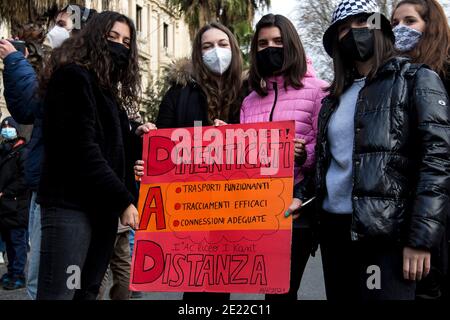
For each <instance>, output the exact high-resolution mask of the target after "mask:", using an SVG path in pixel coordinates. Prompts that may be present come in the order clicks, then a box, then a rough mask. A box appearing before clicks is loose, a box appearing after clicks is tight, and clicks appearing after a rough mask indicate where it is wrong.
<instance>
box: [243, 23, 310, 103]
mask: <svg viewBox="0 0 450 320" xmlns="http://www.w3.org/2000/svg"><path fill="white" fill-rule="evenodd" d="M270 27H277V28H278V29H280V33H281V37H282V40H283V47H284V64H283V67H282V69H281V70H280V72H279V74H280V75H283V76H284V81H285V82H284V86H285V88H287V87H288V86H291V87H293V88H295V89H301V88H303V83H302V80H303V78H304V77H305V75H306V71H307V68H308V65H307V61H306V53H305V49H304V48H303V44H302V42H301V40H300V36H299V35H298V32H297V30H296V29H295V27H294V25H293V24H292V22H291V21H290V20H289V19H288V18H286V17H284V16H282V15H279V14H277V15H274V14H267V15H265V16H264V17H262V18H261V20H259V22H258V23H257V25H256V30H255V34H254V36H253V39H252V43H251V49H250V63H251V65H250V74H249V84H250V87H251V88H252V89H253V90H255V91H256V92H257V93H258V94H259V95H260V96H267V94H268V91H267V88H266V87H265V86H261V82H262V81H261V80H263V77H262V76H261V73H260V72H259V70H258V64H257V61H256V55H257V53H258V37H259V32H260V31H261V29H263V28H270Z"/></svg>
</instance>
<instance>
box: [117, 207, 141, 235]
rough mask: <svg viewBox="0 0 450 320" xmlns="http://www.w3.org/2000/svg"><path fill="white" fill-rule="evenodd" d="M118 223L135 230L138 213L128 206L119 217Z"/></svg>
mask: <svg viewBox="0 0 450 320" xmlns="http://www.w3.org/2000/svg"><path fill="white" fill-rule="evenodd" d="M120 223H121V224H123V225H124V226H129V227H131V228H133V229H136V228H137V226H138V225H139V212H138V211H137V209H136V207H135V206H134V205H132V204H130V205H129V206H128V208H126V209H125V211H124V212H123V213H122V215H121V216H120Z"/></svg>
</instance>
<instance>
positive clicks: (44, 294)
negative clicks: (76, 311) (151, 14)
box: [37, 12, 142, 300]
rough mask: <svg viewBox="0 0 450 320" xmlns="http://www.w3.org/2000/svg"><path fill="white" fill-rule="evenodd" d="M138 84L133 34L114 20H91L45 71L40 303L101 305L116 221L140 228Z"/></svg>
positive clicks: (108, 16) (107, 15) (105, 16)
mask: <svg viewBox="0 0 450 320" xmlns="http://www.w3.org/2000/svg"><path fill="white" fill-rule="evenodd" d="M139 84H140V78H139V66H138V52H137V43H136V29H135V27H134V24H133V22H132V21H131V20H130V19H129V18H127V17H126V16H124V15H121V14H119V13H116V12H103V13H101V14H99V15H97V16H96V17H94V18H93V19H92V21H90V22H89V23H88V25H87V26H86V27H85V29H83V30H82V31H81V33H80V34H79V35H76V36H74V37H73V38H70V39H68V40H66V41H65V42H64V43H63V44H62V46H61V47H60V48H58V49H55V50H54V51H53V53H52V56H51V58H50V61H49V62H48V63H47V64H46V67H45V69H44V71H43V75H42V83H41V85H42V89H43V90H42V92H46V94H45V112H44V125H43V128H44V131H43V137H44V139H43V140H44V150H45V157H44V158H45V160H44V163H43V171H42V178H41V181H40V187H39V192H38V201H39V203H40V204H41V206H42V244H41V259H40V268H39V283H38V292H37V299H51V300H61V299H72V298H74V296H75V298H76V299H96V298H97V295H98V290H99V287H100V284H101V281H102V279H103V276H104V274H105V271H106V268H107V266H108V263H109V261H110V258H111V254H112V251H113V247H114V240H115V238H116V233H117V224H118V220H119V219H118V218H119V217H120V219H121V222H122V224H123V225H127V226H131V227H136V226H137V224H138V212H137V209H136V207H135V206H134V205H133V203H135V197H134V196H133V194H134V192H133V187H135V181H134V175H133V169H132V163H134V161H135V160H136V159H129V158H128V156H129V155H130V154H132V152H131V150H129V146H130V144H131V142H132V139H133V136H134V135H133V134H132V133H131V130H130V128H131V127H130V124H129V121H128V114H134V113H135V112H136V111H137V102H138V96H139ZM141 131H142V130H141ZM130 161H131V162H130ZM130 163H131V165H130Z"/></svg>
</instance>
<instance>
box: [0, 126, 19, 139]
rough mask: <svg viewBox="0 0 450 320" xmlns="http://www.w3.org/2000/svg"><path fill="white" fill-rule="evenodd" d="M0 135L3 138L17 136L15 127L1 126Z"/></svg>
mask: <svg viewBox="0 0 450 320" xmlns="http://www.w3.org/2000/svg"><path fill="white" fill-rule="evenodd" d="M1 135H2V137H3V139H5V140H13V139H15V138H17V130H16V129H15V128H2V131H1Z"/></svg>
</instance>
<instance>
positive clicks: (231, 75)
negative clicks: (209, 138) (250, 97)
mask: <svg viewBox="0 0 450 320" xmlns="http://www.w3.org/2000/svg"><path fill="white" fill-rule="evenodd" d="M211 29H218V30H220V31H222V32H224V33H225V34H226V35H227V36H228V38H229V41H230V47H231V53H232V59H231V65H230V67H229V68H228V70H227V71H226V72H225V73H224V74H223V75H222V76H218V75H215V74H213V73H212V72H211V71H210V70H209V69H208V68H207V67H206V65H205V64H204V63H203V55H202V36H203V34H204V33H205V32H206V31H208V30H211ZM192 65H193V66H194V70H193V71H194V78H195V81H196V82H197V84H198V85H199V86H200V88H201V89H202V90H203V92H204V93H205V95H206V99H207V103H208V118H209V119H208V120H209V122H210V123H212V122H213V121H214V120H215V119H221V120H224V121H229V118H230V116H235V115H236V113H237V112H238V111H239V108H240V104H241V101H239V100H240V99H239V98H240V96H241V89H242V54H241V50H240V49H239V45H238V42H237V40H236V38H235V36H234V35H233V33H232V32H231V31H230V30H229V29H228V28H227V27H225V26H224V25H222V24H220V23H215V22H214V23H211V24H208V25H206V26H204V27H203V28H201V29H200V30H199V31H198V32H197V35H196V36H195V39H194V42H193V46H192Z"/></svg>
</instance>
